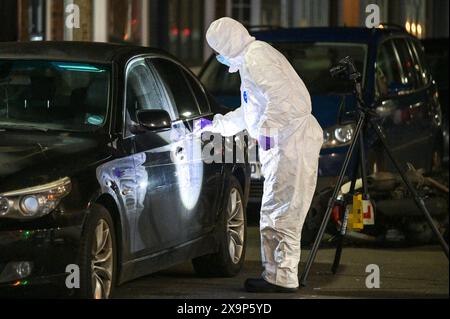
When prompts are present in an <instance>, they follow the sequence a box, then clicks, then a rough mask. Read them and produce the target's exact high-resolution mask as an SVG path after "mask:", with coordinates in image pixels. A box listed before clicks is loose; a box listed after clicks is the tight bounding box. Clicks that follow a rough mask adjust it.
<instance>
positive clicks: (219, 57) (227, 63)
mask: <svg viewBox="0 0 450 319" xmlns="http://www.w3.org/2000/svg"><path fill="white" fill-rule="evenodd" d="M216 59H217V61H219V62H220V63H222V64H224V65H226V66H227V67H230V66H231V63H230V61H229V60H228V59H227V58H226V57H224V56H223V55H220V54H219V55H217V56H216Z"/></svg>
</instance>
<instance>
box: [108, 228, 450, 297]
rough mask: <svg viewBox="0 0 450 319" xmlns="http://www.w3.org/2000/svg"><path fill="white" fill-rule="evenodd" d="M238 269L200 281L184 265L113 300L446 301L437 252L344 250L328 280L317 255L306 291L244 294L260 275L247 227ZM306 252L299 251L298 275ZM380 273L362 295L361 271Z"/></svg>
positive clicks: (328, 254) (255, 238)
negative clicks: (236, 272) (244, 253)
mask: <svg viewBox="0 0 450 319" xmlns="http://www.w3.org/2000/svg"><path fill="white" fill-rule="evenodd" d="M251 224H252V226H250V227H249V232H248V247H247V256H246V261H245V265H244V269H243V270H242V271H241V273H240V274H239V275H238V276H237V277H235V278H200V277H197V276H196V275H195V273H194V271H193V268H192V266H191V264H190V263H184V264H180V265H177V266H175V267H172V268H170V269H168V270H164V271H161V272H159V273H156V274H153V275H151V276H147V277H144V278H141V279H138V280H135V281H133V282H129V283H126V284H124V285H123V286H121V287H118V288H117V290H116V295H115V297H116V298H171V299H176V298H180V299H181V298H183V299H184V298H188V299H195V298H207V299H209V298H214V299H226V298H233V299H234V298H271V299H274V298H293V299H296V298H448V297H449V288H448V287H449V276H448V275H449V266H448V261H447V259H446V257H445V255H444V253H443V252H442V251H441V250H440V247H439V246H426V247H425V246H424V247H410V248H395V249H394V248H392V249H390V248H389V249H386V248H354V247H352V248H344V250H343V254H342V260H341V267H340V269H339V271H338V274H336V275H333V274H331V271H330V268H331V263H332V261H333V257H334V252H335V250H334V249H333V248H323V249H321V250H320V251H319V253H318V255H317V259H316V263H315V264H314V266H313V268H312V270H311V273H310V276H309V281H308V285H307V287H304V288H302V289H300V290H299V291H298V292H297V293H295V294H281V295H278V294H250V293H247V292H245V291H244V289H243V283H244V281H245V279H246V278H248V277H258V276H259V275H260V273H261V263H260V253H259V249H260V248H259V232H258V228H257V227H256V226H255V225H256V223H255V222H252V223H251ZM308 253H309V250H303V251H302V262H301V265H300V269H303V266H304V262H305V260H306V258H307V256H308ZM369 264H376V265H378V266H379V268H380V288H379V289H376V288H374V289H368V288H366V285H365V281H366V277H367V276H368V275H369V274H368V273H366V272H365V271H366V266H367V265H369Z"/></svg>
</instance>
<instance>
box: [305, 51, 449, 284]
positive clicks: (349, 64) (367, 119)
mask: <svg viewBox="0 0 450 319" xmlns="http://www.w3.org/2000/svg"><path fill="white" fill-rule="evenodd" d="M330 73H331V75H332V76H333V77H340V78H343V77H345V79H346V80H350V81H351V82H352V83H353V86H354V94H355V95H356V100H357V112H358V121H357V125H356V129H355V133H354V136H353V139H352V141H351V144H350V146H349V149H348V152H347V154H346V157H345V160H344V163H343V165H342V168H341V171H340V173H339V177H338V180H337V184H336V186H335V188H334V191H333V195H332V196H331V198H330V200H329V202H328V206H327V210H326V212H325V215H324V218H323V220H322V224H321V225H320V228H319V232H318V234H317V237H316V239H315V241H314V244H313V246H312V249H311V252H310V254H309V256H308V259H307V261H306V265H305V269H304V271H303V273H302V276H301V279H300V284H301V285H302V286H306V281H307V279H308V275H309V272H310V270H311V266H312V264H313V262H314V260H315V258H316V255H317V251H318V249H319V245H320V243H321V241H322V238H323V235H324V233H325V229H326V227H327V225H328V222H329V220H330V216H331V213H332V210H333V207H334V205H335V204H336V201H337V198H338V195H339V191H340V190H341V187H342V184H343V182H344V177H345V174H346V172H347V168H348V166H349V164H350V162H351V160H352V158H353V156H354V152H355V150H356V146H357V144H359V156H358V159H357V160H356V162H355V163H356V164H355V166H354V170H353V174H352V181H351V184H350V194H352V193H353V192H354V190H355V185H356V179H357V176H358V167H360V168H361V179H362V186H363V194H364V195H366V196H368V194H369V193H368V187H367V171H366V156H365V147H364V133H363V132H364V131H365V130H367V129H368V128H371V129H373V130H374V132H375V133H376V135H377V136H378V138H379V141H380V143H381V146H382V148H383V150H384V151H385V152H386V154H387V156H388V158H389V159H390V161H391V162H392V164H393V165H394V167H395V169H396V170H397V171H398V173H399V174H400V176H401V179H402V181H403V182H404V183H405V185H406V187H407V188H408V190H409V192H410V193H411V195H412V197H413V199H414V201H415V203H416V205H417V207H418V208H419V209H420V210H421V211H422V213H423V215H424V216H425V218H426V220H427V223H428V225H429V226H430V228H431V230H432V231H433V233H434V234H435V235H436V237H437V238H438V240H439V244H440V245H441V247H442V249H443V251H444V253H445V255H446V256H447V259H448V245H447V243H446V241H445V240H444V237H443V236H442V234H441V233H440V232H439V230H438V228H437V227H436V225H435V224H434V222H433V219H432V217H431V215H430V212H429V211H428V209H427V207H426V206H425V202H424V200H423V199H422V198H421V197H420V196H419V194H418V193H417V191H416V190H415V189H414V187H413V185H412V184H411V182H410V181H409V180H408V178H407V177H406V175H405V173H404V171H403V170H402V168H401V167H400V165H399V163H398V162H397V160H396V159H395V157H394V156H393V154H392V152H391V150H390V149H389V146H388V145H387V142H386V139H385V137H384V134H383V132H382V131H381V128H380V126H379V125H378V124H377V123H375V122H374V120H373V118H372V117H373V116H374V112H373V111H372V110H371V109H369V108H368V107H367V106H366V105H365V102H364V100H363V95H362V88H361V74H360V73H359V72H358V71H357V69H356V67H355V65H354V62H353V60H352V59H351V58H350V57H346V58H344V59H342V60H341V61H340V62H339V64H338V65H337V66H336V67H334V68H332V69H331V70H330ZM365 199H368V198H365ZM346 219H347V210H346V212H345V214H344V215H343V216H342V220H341V229H340V232H339V238H338V243H337V249H336V254H335V258H334V262H333V266H332V272H333V274H334V273H336V271H337V268H338V267H339V263H340V258H341V253H342V244H343V238H344V236H345V232H346V224H347V223H346Z"/></svg>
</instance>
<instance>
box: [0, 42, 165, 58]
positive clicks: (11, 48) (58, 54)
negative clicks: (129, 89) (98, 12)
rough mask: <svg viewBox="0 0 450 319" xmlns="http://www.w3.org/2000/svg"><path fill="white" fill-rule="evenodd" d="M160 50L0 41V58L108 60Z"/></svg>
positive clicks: (74, 43)
mask: <svg viewBox="0 0 450 319" xmlns="http://www.w3.org/2000/svg"><path fill="white" fill-rule="evenodd" d="M152 53H153V54H163V55H166V56H167V55H168V54H167V53H166V52H165V51H163V50H159V49H154V48H148V47H140V46H134V45H123V44H112V43H98V42H77V41H39V42H38V41H35V42H0V59H2V58H3V59H33V60H59V61H80V62H91V63H112V62H113V61H116V60H117V61H118V60H127V59H129V58H131V57H133V56H136V55H140V54H152Z"/></svg>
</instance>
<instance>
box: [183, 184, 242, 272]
mask: <svg viewBox="0 0 450 319" xmlns="http://www.w3.org/2000/svg"><path fill="white" fill-rule="evenodd" d="M226 196H227V198H228V200H227V203H226V206H225V207H224V208H223V210H222V211H223V213H222V216H221V219H220V222H219V223H218V227H220V232H219V234H218V239H219V249H218V251H217V252H216V253H214V254H211V255H206V256H202V257H198V258H195V259H193V261H192V264H193V266H194V269H195V271H196V272H197V273H198V274H199V275H201V276H210V277H211V276H217V277H232V276H235V275H237V274H238V273H239V271H240V270H241V268H242V265H243V263H244V259H245V250H246V241H247V219H246V212H245V207H246V205H245V202H244V195H243V192H242V187H241V185H240V183H239V181H238V180H237V179H236V178H235V177H234V176H233V177H231V178H230V183H229V187H228V190H227V192H226Z"/></svg>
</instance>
